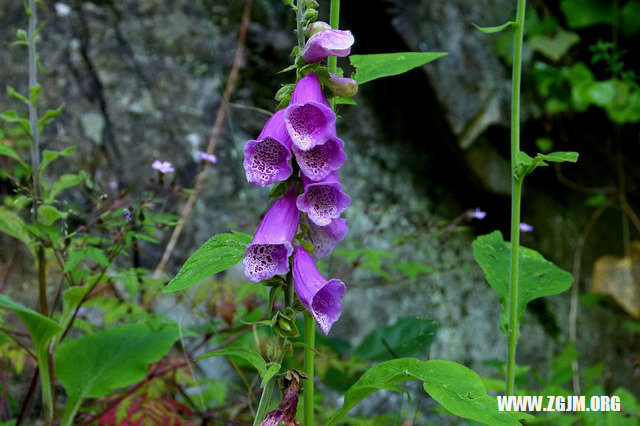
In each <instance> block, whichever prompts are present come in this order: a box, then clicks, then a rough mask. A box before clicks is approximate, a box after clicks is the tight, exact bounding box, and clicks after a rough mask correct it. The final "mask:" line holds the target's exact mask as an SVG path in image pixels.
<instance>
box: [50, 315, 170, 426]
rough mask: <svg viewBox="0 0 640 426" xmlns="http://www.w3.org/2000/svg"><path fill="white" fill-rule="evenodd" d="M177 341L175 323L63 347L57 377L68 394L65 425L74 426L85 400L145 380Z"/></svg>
mask: <svg viewBox="0 0 640 426" xmlns="http://www.w3.org/2000/svg"><path fill="white" fill-rule="evenodd" d="M177 339H178V329H177V327H176V325H175V324H173V323H156V324H153V323H140V324H126V325H122V326H119V327H113V328H109V329H106V330H103V331H100V332H97V333H94V334H89V335H87V336H84V337H80V338H78V339H75V340H70V341H66V342H64V343H62V344H61V345H60V346H59V347H58V350H57V351H56V354H55V363H56V373H57V375H58V377H59V379H60V381H61V382H62V384H63V386H64V388H65V390H66V391H67V405H66V408H65V414H64V419H63V424H71V423H72V421H73V418H74V417H75V414H76V412H77V411H78V409H79V408H80V405H81V404H82V401H83V400H84V399H85V398H97V397H100V396H104V395H108V394H109V393H110V392H112V391H114V390H115V389H117V388H120V387H123V386H127V385H130V384H133V383H136V382H138V381H140V380H142V379H143V378H144V377H145V375H146V374H147V366H148V365H149V364H150V363H152V362H156V361H158V360H160V359H161V358H162V357H163V356H164V355H166V353H167V352H168V351H169V349H171V347H172V346H173V343H174V342H175V341H176V340H177Z"/></svg>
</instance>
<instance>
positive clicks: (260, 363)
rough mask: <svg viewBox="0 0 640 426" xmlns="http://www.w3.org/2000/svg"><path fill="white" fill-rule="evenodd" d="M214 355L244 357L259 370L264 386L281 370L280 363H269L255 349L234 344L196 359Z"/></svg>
mask: <svg viewBox="0 0 640 426" xmlns="http://www.w3.org/2000/svg"><path fill="white" fill-rule="evenodd" d="M214 356H233V357H238V358H242V359H244V360H245V361H247V362H249V363H250V364H251V365H253V366H254V367H255V369H256V370H258V373H259V374H260V377H261V378H262V383H261V386H262V387H264V386H265V385H266V384H267V382H268V381H269V380H271V378H272V377H273V376H275V375H276V374H278V372H279V371H280V364H278V363H277V362H269V363H267V362H266V361H265V360H264V359H262V356H260V354H259V353H258V352H256V351H254V350H253V349H249V348H244V347H241V346H233V347H230V348H223V349H219V350H217V351H211V352H207V353H206V354H203V355H200V356H199V357H198V358H196V359H195V360H196V361H199V360H201V359H206V358H211V357H214Z"/></svg>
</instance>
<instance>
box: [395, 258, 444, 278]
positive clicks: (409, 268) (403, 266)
mask: <svg viewBox="0 0 640 426" xmlns="http://www.w3.org/2000/svg"><path fill="white" fill-rule="evenodd" d="M393 268H394V269H397V270H398V271H400V272H402V273H403V274H405V275H406V276H407V278H409V279H410V280H414V279H416V278H417V277H418V275H422V274H425V275H429V274H434V273H436V272H438V270H437V269H435V268H434V267H432V266H429V265H425V264H424V263H419V262H400V263H396V264H395V265H393Z"/></svg>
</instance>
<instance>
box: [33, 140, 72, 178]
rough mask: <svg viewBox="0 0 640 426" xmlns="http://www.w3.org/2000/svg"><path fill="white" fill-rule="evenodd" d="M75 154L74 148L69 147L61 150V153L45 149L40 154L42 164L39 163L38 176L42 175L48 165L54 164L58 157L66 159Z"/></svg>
mask: <svg viewBox="0 0 640 426" xmlns="http://www.w3.org/2000/svg"><path fill="white" fill-rule="evenodd" d="M74 152H76V147H75V146H70V147H68V148H65V149H63V150H62V151H50V150H48V149H45V150H44V151H43V152H42V162H41V163H40V167H38V174H39V175H42V174H43V173H44V172H45V171H46V170H47V167H49V164H51V163H52V162H54V161H55V160H57V159H58V158H60V157H68V156H70V155H72V154H73V153H74Z"/></svg>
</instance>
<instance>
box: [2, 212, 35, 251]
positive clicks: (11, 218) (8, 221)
mask: <svg viewBox="0 0 640 426" xmlns="http://www.w3.org/2000/svg"><path fill="white" fill-rule="evenodd" d="M0 232H2V233H5V234H7V235H9V236H11V237H13V238H15V239H18V240H20V241H22V242H23V243H24V245H26V246H27V247H28V248H29V250H31V252H32V253H33V252H34V247H33V241H32V238H31V236H30V235H29V232H28V231H27V228H26V224H25V223H24V220H22V218H21V217H20V216H19V215H18V214H16V213H15V212H13V211H12V210H9V209H7V208H5V207H2V206H0Z"/></svg>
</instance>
